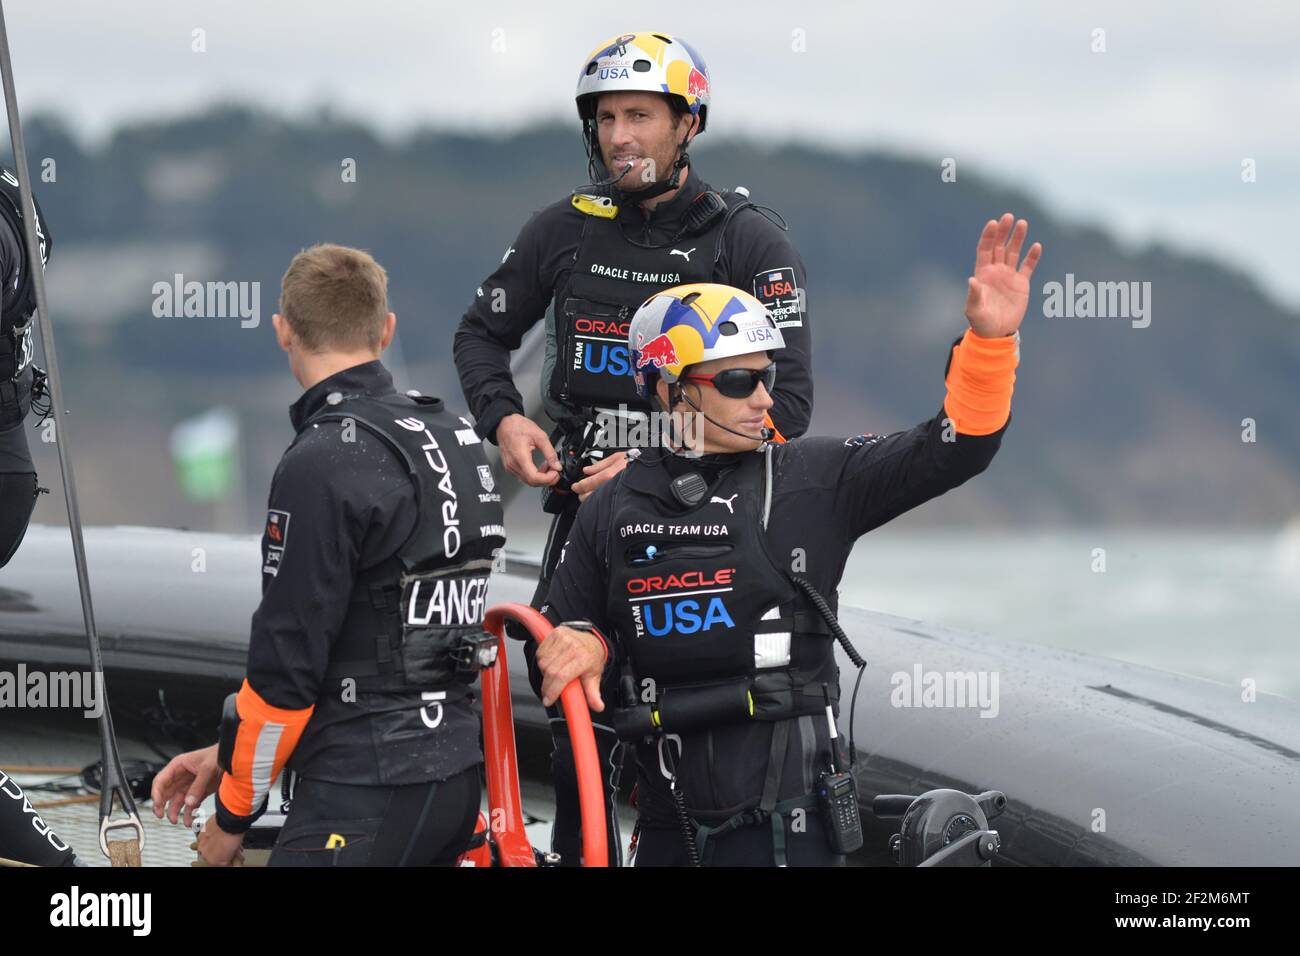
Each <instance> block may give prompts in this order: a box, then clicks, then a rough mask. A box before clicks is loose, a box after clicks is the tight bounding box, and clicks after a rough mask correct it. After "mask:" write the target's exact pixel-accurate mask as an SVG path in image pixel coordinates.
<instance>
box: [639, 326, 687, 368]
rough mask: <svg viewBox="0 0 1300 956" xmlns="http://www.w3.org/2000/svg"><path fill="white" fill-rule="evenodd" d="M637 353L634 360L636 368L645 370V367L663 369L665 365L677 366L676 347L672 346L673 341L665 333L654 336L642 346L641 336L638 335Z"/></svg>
mask: <svg viewBox="0 0 1300 956" xmlns="http://www.w3.org/2000/svg"><path fill="white" fill-rule="evenodd" d="M637 352H638V353H639V354H638V356H637V360H636V367H637V368H645V367H646V366H647V365H654V367H655V368H663V367H664V366H665V365H676V364H677V346H675V345H674V344H673V340H672V339H670V338H669V337H668V333H667V332H662V333H660V334H659V335H656V336H655V337H654V338H652V339H651V340H650V341H649V342H646V343H644V344H642V342H641V335H640V334H639V333H638V335H637Z"/></svg>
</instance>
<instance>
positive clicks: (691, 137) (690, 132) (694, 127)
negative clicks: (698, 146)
mask: <svg viewBox="0 0 1300 956" xmlns="http://www.w3.org/2000/svg"><path fill="white" fill-rule="evenodd" d="M690 119H691V125H690V126H688V127H687V129H686V144H685V145H684V146H683V147H682V149H689V148H690V145H691V143H693V142H695V134H696V133H697V132H698V131H699V128H700V114H699V113H691V114H690Z"/></svg>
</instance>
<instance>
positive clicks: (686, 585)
mask: <svg viewBox="0 0 1300 956" xmlns="http://www.w3.org/2000/svg"><path fill="white" fill-rule="evenodd" d="M735 573H736V569H735V568H721V569H719V570H717V571H715V572H713V574H711V575H710V574H708V573H706V572H704V571H683V572H682V573H681V574H670V575H668V576H667V577H662V576H654V577H648V578H632V579H631V580H630V581H628V582H627V593H628V594H653V593H656V592H660V591H684V590H690V589H692V588H712V587H730V585H731V583H732V575H734V574H735Z"/></svg>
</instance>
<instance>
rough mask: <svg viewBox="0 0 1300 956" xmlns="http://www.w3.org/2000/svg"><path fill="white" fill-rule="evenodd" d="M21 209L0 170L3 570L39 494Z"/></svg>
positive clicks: (13, 185)
mask: <svg viewBox="0 0 1300 956" xmlns="http://www.w3.org/2000/svg"><path fill="white" fill-rule="evenodd" d="M20 208H21V198H20V195H19V191H18V185H17V180H16V179H14V177H13V173H12V172H10V171H9V170H8V169H0V282H3V302H2V303H0V305H2V309H3V311H2V313H0V567H4V566H5V565H6V564H8V563H9V560H10V558H12V557H13V555H14V553H15V552H16V551H17V550H18V545H19V544H21V543H22V540H23V535H25V534H26V533H27V524H28V522H29V521H31V517H32V511H33V510H34V509H35V507H36V495H37V490H36V466H35V465H34V464H33V463H32V454H31V447H30V446H29V444H28V438H27V432H26V427H27V426H26V423H25V419H26V417H27V413H28V412H29V411H30V409H31V402H32V389H33V385H34V382H35V381H36V370H35V368H34V367H33V365H32V362H31V358H32V348H33V338H34V332H35V330H34V329H28V330H27V332H26V334H25V335H19V334H17V333H16V329H18V328H22V327H23V326H25V325H26V323H27V321H28V319H29V318H31V316H32V314H33V313H34V312H35V311H36V293H35V287H34V285H33V283H32V281H31V274H30V270H29V269H28V267H27V252H26V248H27V247H26V240H25V239H24V237H23V227H22V217H21V215H20V214H19V212H18V210H19V209H20ZM38 209H39V207H38ZM42 218H43V217H40V216H39V215H38V222H40V225H39V226H38V236H39V238H40V239H41V240H42V245H43V248H44V255H45V257H46V260H47V261H48V259H49V253H50V249H51V248H52V246H53V243H52V241H51V239H50V235H49V231H48V230H47V229H46V227H45V225H44V222H43V221H42ZM20 366H21V371H20Z"/></svg>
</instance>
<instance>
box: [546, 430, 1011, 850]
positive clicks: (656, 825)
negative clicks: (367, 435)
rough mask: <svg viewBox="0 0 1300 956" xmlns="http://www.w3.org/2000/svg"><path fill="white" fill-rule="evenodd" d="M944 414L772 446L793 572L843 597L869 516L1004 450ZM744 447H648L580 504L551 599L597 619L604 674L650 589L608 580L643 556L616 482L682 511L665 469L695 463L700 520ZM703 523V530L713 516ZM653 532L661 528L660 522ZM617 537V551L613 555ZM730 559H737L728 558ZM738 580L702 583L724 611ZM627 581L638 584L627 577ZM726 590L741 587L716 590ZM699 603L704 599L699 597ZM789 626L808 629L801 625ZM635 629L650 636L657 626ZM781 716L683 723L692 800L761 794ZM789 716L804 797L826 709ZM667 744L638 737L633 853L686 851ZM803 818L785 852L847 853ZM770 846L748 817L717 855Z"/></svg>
mask: <svg viewBox="0 0 1300 956" xmlns="http://www.w3.org/2000/svg"><path fill="white" fill-rule="evenodd" d="M945 419H946V416H945V413H944V412H942V411H941V412H940V413H939V414H938V415H937V416H936V417H935V418H933V419H931V420H930V421H927V422H924V423H922V424H920V425H918V426H916V427H914V428H912V429H910V430H908V431H904V432H898V433H896V434H893V435H889V436H887V437H876V436H855V437H850V438H847V439H843V438H823V437H805V438H800V439H797V440H795V441H792V442H790V443H788V444H784V445H773V446H771V450H770V454H771V456H772V469H773V478H772V496H771V510H770V518H769V523H768V526H767V530H766V534H765V542H766V547H767V551H768V554H769V555H770V556H771V561H772V566H773V567H776V568H778V569H791V570H793V571H796V572H797V573H798V575H799V576H800V577H802V578H804V579H806V580H807V581H808V582H810V583H811V584H812V585H813V586H814V587H815V588H816V589H817V591H818V592H819V593H820V594H821V595H823V596H824V597H825V598H826V599H827V601H828V603H829V604H830V605H831V606H832V607H834V606H835V604H836V588H837V586H838V585H839V582H840V578H841V575H842V574H843V571H844V566H845V562H846V561H847V559H848V557H849V554H850V552H851V550H852V548H853V544H854V542H855V541H856V540H857V539H858V538H859V537H860V536H861V535H864V534H866V533H867V532H869V531H871V530H872V529H873V528H876V527H879V526H880V525H882V524H884V523H885V522H887V521H890V520H891V519H893V518H895V517H897V516H898V515H900V514H902V513H904V512H905V511H908V510H910V509H912V508H915V507H916V506H917V505H920V504H922V503H923V502H925V501H927V500H929V499H931V498H934V497H936V496H938V495H941V494H943V493H944V492H946V491H948V490H950V489H952V488H955V487H956V486H958V485H960V484H962V483H963V482H964V481H966V480H967V479H969V478H971V477H972V476H974V475H977V474H979V473H980V472H981V471H983V470H984V468H986V467H987V465H988V464H989V462H990V461H991V459H992V458H993V455H994V454H995V453H996V451H997V449H998V447H999V444H1000V442H1001V436H1002V432H1003V431H1004V430H1005V427H1006V426H1005V425H1004V426H1003V428H1002V429H999V430H998V431H996V432H993V433H992V434H988V435H983V436H969V435H965V434H955V435H954V434H952V432H951V430H950V429H948V428H947V426H946V425H945ZM945 436H946V437H947V438H948V440H945ZM750 454H751V455H752V454H753V453H750ZM744 457H745V456H744V455H720V456H706V458H705V459H703V460H690V459H682V458H677V457H674V456H672V455H668V454H666V453H662V452H652V453H649V454H646V455H644V456H643V457H642V458H641V459H640V460H637V461H635V462H630V463H629V464H628V467H627V468H626V469H625V470H624V471H623V473H622V474H620V475H619V476H618V477H616V478H615V479H613V480H611V481H610V482H608V483H606V484H605V485H602V486H601V487H600V488H598V489H597V490H596V491H595V492H594V493H593V494H592V496H591V497H590V498H588V499H587V501H586V502H585V504H584V505H583V507H582V508H581V509H579V511H578V515H577V520H576V522H575V524H574V528H573V532H572V533H571V534H570V536H569V539H568V543H567V545H566V546H565V549H564V555H563V558H562V559H561V561H560V564H559V566H558V567H557V568H556V571H555V576H554V579H553V581H552V584H551V589H550V593H549V595H548V597H547V603H546V606H545V607H544V608H543V611H544V613H545V614H546V615H547V617H548V618H549V619H550V620H551V621H553V622H555V623H559V622H560V621H564V620H574V619H585V620H589V621H591V622H593V623H594V624H595V625H596V627H597V628H598V629H600V630H601V632H602V633H603V634H605V635H606V636H607V637H608V638H609V639H610V642H611V645H612V647H611V663H610V664H609V665H608V666H607V670H606V675H607V676H608V675H609V673H610V672H611V671H618V670H619V669H620V668H622V667H623V662H624V661H626V660H627V659H628V657H629V654H630V653H631V652H632V650H631V645H630V643H629V642H630V640H632V639H633V638H632V636H631V635H629V634H628V633H625V630H626V628H620V627H619V626H618V625H616V624H615V623H614V621H613V618H612V616H611V611H610V607H611V606H612V602H618V601H624V602H625V603H630V602H631V601H633V600H644V599H632V598H628V597H627V596H626V595H622V596H620V594H618V593H616V592H617V591H618V590H619V589H618V588H612V584H613V580H612V579H613V578H614V577H615V572H616V571H618V570H619V569H620V568H625V567H627V562H628V561H629V560H631V559H632V558H634V557H635V555H634V554H631V555H630V556H629V555H625V554H624V548H625V547H626V543H627V542H628V541H631V540H632V537H631V536H629V531H631V530H633V529H629V528H623V527H620V528H617V529H611V524H612V523H614V522H615V519H614V509H615V507H620V506H619V505H618V504H617V503H618V502H619V501H621V500H622V498H623V496H622V495H621V494H619V493H618V492H619V489H620V487H621V486H623V485H627V486H628V487H629V488H630V489H631V490H633V491H635V492H636V493H637V494H640V495H648V496H651V497H652V498H653V499H654V500H655V501H656V502H657V504H656V505H655V507H656V508H657V509H659V513H662V514H663V515H674V514H685V512H684V510H683V509H682V506H681V505H680V504H679V503H678V502H676V501H675V500H674V498H673V497H672V495H671V494H670V492H669V481H670V480H671V478H672V477H673V476H675V475H677V474H680V473H683V472H685V471H688V470H694V471H699V472H700V473H701V474H703V475H704V477H705V478H706V479H707V480H709V482H710V488H711V490H710V491H709V492H707V493H706V497H705V503H704V504H703V505H702V506H700V508H699V510H698V512H695V514H698V515H701V516H702V518H701V520H708V519H710V518H714V519H726V518H727V517H728V515H729V514H730V509H731V507H733V506H735V501H734V497H733V496H721V497H717V498H713V499H712V500H710V498H709V496H710V495H712V489H713V488H714V487H715V486H716V485H717V483H718V482H720V481H725V480H728V475H729V473H732V472H736V470H737V469H738V468H740V467H741V465H742V459H743V458H744ZM728 502H730V503H728ZM724 507H725V508H727V511H726V512H724V510H723V509H724ZM619 513H620V514H624V513H625V512H622V511H620V512H619ZM736 514H740V511H739V510H737V512H736ZM663 520H665V521H669V519H668V518H664V519H663ZM642 527H643V526H642ZM700 527H703V528H704V529H705V532H706V533H708V527H709V526H707V525H705V526H700ZM651 531H652V533H656V532H654V526H653V525H651ZM673 531H674V529H673V528H669V529H668V538H667V539H665V540H668V541H671V540H672V533H673ZM611 542H615V543H614V544H611ZM618 542H622V543H618ZM719 543H720V542H719ZM612 547H613V548H617V549H618V550H617V551H615V552H614V553H611V548H612ZM660 550H663V546H662V545H661V548H660ZM700 553H701V554H703V553H706V552H705V551H704V550H701V551H700ZM724 560H728V561H733V562H734V561H735V560H736V559H735V557H734V556H732V557H731V558H728V559H724ZM611 561H613V562H614V564H615V567H614V568H611ZM701 563H702V564H703V563H704V560H703V559H701ZM688 583H689V582H688ZM735 583H736V587H735V588H734V589H727V588H721V589H719V588H709V587H708V586H707V582H706V584H705V585H701V587H702V588H704V589H703V590H697V592H696V593H698V594H704V595H709V598H708V599H709V600H712V599H713V598H715V597H716V598H717V600H718V601H719V604H718V607H719V608H721V609H722V610H720V611H719V613H720V614H721V613H725V611H726V608H727V607H730V606H731V602H732V601H733V599H734V600H736V601H741V602H743V600H744V596H743V595H742V594H741V592H742V590H743V589H742V587H741V584H742V582H739V581H737V582H735ZM674 586H677V585H674ZM628 590H629V593H631V588H630V587H629V589H628ZM720 590H734V591H735V592H736V593H734V594H718V593H717V592H718V591H720ZM679 593H685V592H679ZM677 603H679V604H680V602H677ZM702 603H703V601H702V600H701V601H700V602H699V604H702ZM648 606H649V605H645V604H642V605H641V607H642V608H645V607H648ZM733 610H734V609H733ZM647 613H648V612H647ZM647 620H649V619H648V618H647ZM661 621H662V619H661ZM689 623H690V626H689V627H687V628H686V629H685V631H683V633H685V632H687V631H692V630H693V631H694V633H696V634H699V633H701V628H700V627H699V618H698V613H697V617H696V618H695V619H694V620H693V621H691V622H689ZM738 623H743V622H738ZM678 624H679V625H680V624H681V620H680V618H679V620H678ZM750 626H752V624H751V625H750ZM793 629H794V630H795V631H796V632H798V631H799V630H800V628H799V627H798V626H796V627H795V628H793ZM654 633H659V634H663V633H665V632H664V631H663V630H659V631H654V630H653V629H651V631H650V634H654ZM669 633H672V632H671V631H670V632H669ZM637 639H638V640H649V641H653V640H655V638H654V637H652V636H643V637H640V638H637ZM825 640H827V641H829V638H825ZM755 646H756V647H757V644H756V645H755ZM797 653H798V652H797V651H796V656H797ZM608 683H609V681H608V680H607V681H606V684H608ZM836 696H838V695H836ZM604 699H605V701H606V703H607V705H612V704H614V703H615V702H616V701H618V700H619V698H617V697H615V696H613V695H612V694H607V695H604ZM597 716H598V717H599V716H600V715H597ZM607 719H608V718H607ZM780 723H781V721H779V720H762V719H758V720H754V719H750V720H739V721H733V722H730V723H723V724H721V725H719V726H715V727H711V728H709V729H708V730H705V731H696V732H691V733H683V734H682V735H681V737H682V741H683V742H682V745H681V747H682V749H681V752H680V754H679V759H678V767H679V774H680V784H681V788H682V790H683V792H684V794H685V798H686V802H687V804H688V805H690V806H692V807H702V808H705V811H706V812H713V813H715V814H716V817H717V818H722V817H725V816H727V815H728V812H729V811H728V808H732V807H737V806H741V805H743V804H744V803H745V801H746V800H749V801H751V802H752V801H754V800H756V799H757V797H758V795H759V791H760V790H763V789H764V781H765V776H766V775H767V772H768V767H769V752H775V750H776V748H775V746H774V745H773V735H774V728H776V727H777V726H778V725H779V724H780ZM789 723H790V725H791V727H793V730H791V731H790V740H789V745H788V749H785V759H784V760H783V761H782V764H781V770H780V773H779V792H778V793H777V794H776V795H777V796H779V797H780V798H781V799H788V798H793V797H798V796H799V795H801V794H806V793H808V792H809V791H810V790H811V788H812V785H813V783H815V781H816V778H817V775H818V774H819V773H820V772H821V771H822V770H824V769H826V767H827V765H828V756H829V747H830V744H829V733H828V729H827V727H826V722H825V720H824V719H821V718H819V717H812V716H801V717H796V718H793V719H790V720H789ZM661 744H662V740H659V741H655V742H651V741H649V740H642V741H641V742H640V743H639V744H638V746H637V756H638V761H637V762H638V765H639V773H638V778H637V783H638V786H637V790H638V794H637V796H638V818H639V822H640V826H641V833H640V841H639V847H638V855H637V863H638V865H681V864H685V863H686V862H687V856H686V850H685V842H684V839H683V836H682V833H681V830H680V828H679V825H678V816H677V814H676V811H675V808H674V804H673V800H672V797H671V795H670V791H669V787H668V779H667V777H666V775H665V773H664V772H661V768H662V767H663V766H664V764H663V760H662V759H661V756H660V754H659V752H658V750H657V748H658V747H659V746H660V745H661ZM770 746H771V747H772V748H773V749H772V751H769V747H770ZM670 759H671V758H670ZM843 759H844V756H843V755H841V757H840V759H839V760H838V761H837V763H838V764H839V765H841V766H843ZM774 782H775V781H774ZM710 822H716V820H711V821H710ZM802 822H803V823H804V824H805V825H804V826H801V827H795V826H794V825H793V821H792V820H791V819H787V820H786V821H785V826H786V831H787V832H786V852H787V858H788V861H789V863H791V864H794V865H799V864H808V865H829V864H834V863H837V862H839V861H840V859H841V858H839V857H837V856H836V855H835V854H833V853H832V852H831V851H830V849H829V847H828V845H827V842H826V840H825V838H824V836H823V834H822V831H821V826H820V821H819V820H818V819H817V816H816V814H815V813H809V814H808V815H807V819H806V820H804V821H802ZM773 854H774V851H773V833H772V830H771V829H770V828H769V827H768V826H744V827H741V828H739V829H735V830H733V831H732V832H730V833H726V834H724V835H721V836H718V837H716V838H715V839H714V841H713V845H712V847H711V848H710V858H709V862H710V863H712V864H717V865H726V864H738V865H745V864H754V865H771V864H772V862H773V859H774V855H773Z"/></svg>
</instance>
